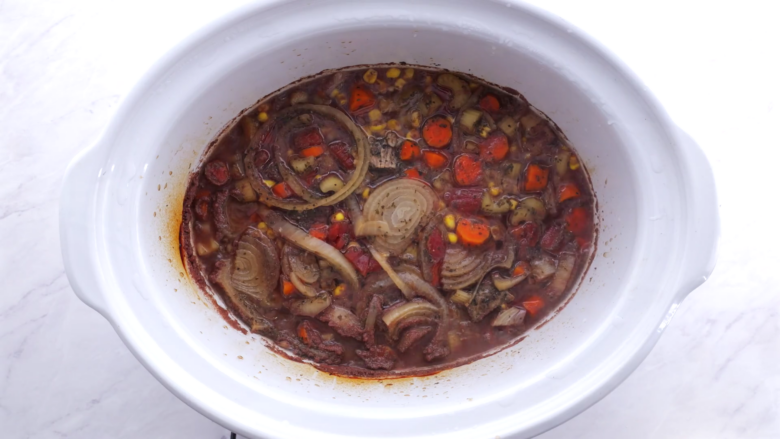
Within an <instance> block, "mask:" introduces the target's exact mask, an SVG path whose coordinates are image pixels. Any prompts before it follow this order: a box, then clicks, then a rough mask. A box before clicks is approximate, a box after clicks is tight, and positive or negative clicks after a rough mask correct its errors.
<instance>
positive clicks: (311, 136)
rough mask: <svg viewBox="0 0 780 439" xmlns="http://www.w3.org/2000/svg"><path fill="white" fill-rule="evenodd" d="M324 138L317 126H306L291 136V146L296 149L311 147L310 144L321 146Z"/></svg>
mask: <svg viewBox="0 0 780 439" xmlns="http://www.w3.org/2000/svg"><path fill="white" fill-rule="evenodd" d="M324 143H325V139H323V138H322V133H321V132H320V129H319V128H317V127H308V128H305V129H302V130H300V131H298V132H297V133H295V136H294V137H293V148H294V149H295V150H297V151H300V150H304V149H307V148H311V147H312V146H322V145H323V144H324Z"/></svg>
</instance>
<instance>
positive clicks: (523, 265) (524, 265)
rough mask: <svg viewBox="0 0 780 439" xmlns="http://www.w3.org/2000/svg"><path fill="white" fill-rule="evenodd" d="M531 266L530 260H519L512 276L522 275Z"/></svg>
mask: <svg viewBox="0 0 780 439" xmlns="http://www.w3.org/2000/svg"><path fill="white" fill-rule="evenodd" d="M530 269H531V267H530V266H529V265H528V262H524V261H521V262H518V263H517V265H515V268H514V270H512V277H515V276H522V275H524V274H526V273H527V272H528V270H530Z"/></svg>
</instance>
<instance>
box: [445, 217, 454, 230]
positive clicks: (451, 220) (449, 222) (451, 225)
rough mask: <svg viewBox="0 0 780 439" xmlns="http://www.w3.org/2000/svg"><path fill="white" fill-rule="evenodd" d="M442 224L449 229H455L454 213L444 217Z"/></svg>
mask: <svg viewBox="0 0 780 439" xmlns="http://www.w3.org/2000/svg"><path fill="white" fill-rule="evenodd" d="M444 226H445V227H447V228H448V229H450V230H455V215H452V214H449V215H447V216H445V217H444Z"/></svg>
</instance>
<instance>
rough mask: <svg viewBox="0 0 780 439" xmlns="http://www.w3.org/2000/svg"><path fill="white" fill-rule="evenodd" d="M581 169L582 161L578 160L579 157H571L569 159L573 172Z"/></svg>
mask: <svg viewBox="0 0 780 439" xmlns="http://www.w3.org/2000/svg"><path fill="white" fill-rule="evenodd" d="M579 168H580V161H579V160H577V156H576V155H572V156H570V157H569V169H571V170H572V171H576V170H577V169H579Z"/></svg>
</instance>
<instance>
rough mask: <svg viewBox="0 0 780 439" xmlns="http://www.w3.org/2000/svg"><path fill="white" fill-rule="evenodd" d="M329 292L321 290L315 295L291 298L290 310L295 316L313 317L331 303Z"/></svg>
mask: <svg viewBox="0 0 780 439" xmlns="http://www.w3.org/2000/svg"><path fill="white" fill-rule="evenodd" d="M331 300H332V299H331V297H330V294H328V293H325V292H322V293H319V294H317V296H315V297H307V298H306V299H298V300H293V301H292V305H290V312H291V313H293V314H295V315H297V316H306V317H315V316H317V315H318V314H319V313H321V312H323V311H325V309H326V308H328V307H329V306H330V304H331Z"/></svg>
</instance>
